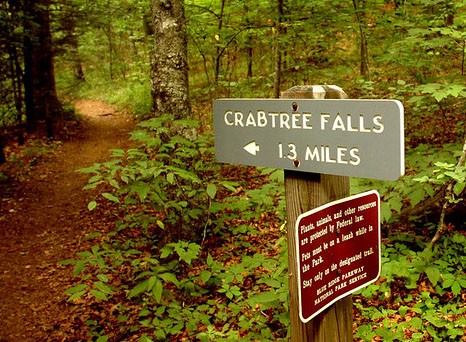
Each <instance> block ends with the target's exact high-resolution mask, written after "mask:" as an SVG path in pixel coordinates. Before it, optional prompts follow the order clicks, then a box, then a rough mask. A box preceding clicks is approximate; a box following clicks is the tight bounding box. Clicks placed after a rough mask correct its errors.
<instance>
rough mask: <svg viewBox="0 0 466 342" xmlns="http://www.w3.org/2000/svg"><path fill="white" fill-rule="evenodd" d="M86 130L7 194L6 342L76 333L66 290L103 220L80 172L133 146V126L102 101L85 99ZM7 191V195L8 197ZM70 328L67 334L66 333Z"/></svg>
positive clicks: (3, 260)
mask: <svg viewBox="0 0 466 342" xmlns="http://www.w3.org/2000/svg"><path fill="white" fill-rule="evenodd" d="M76 108H77V110H78V111H79V112H80V113H81V114H82V115H83V116H84V118H85V119H84V129H83V134H82V136H80V137H79V138H78V139H74V140H72V141H68V142H64V143H63V145H62V146H61V147H60V150H59V152H58V154H57V155H56V156H54V157H52V158H51V160H48V161H46V162H45V163H43V164H41V165H40V167H36V168H35V169H34V170H33V171H32V173H31V175H30V178H29V179H28V180H27V181H25V182H23V183H22V184H19V188H15V189H14V191H13V192H12V193H11V194H9V195H5V194H1V193H0V195H1V198H0V322H1V323H0V342H4V341H8V342H10V341H11V342H13V341H51V340H65V339H66V338H65V336H67V338H70V337H71V336H73V331H70V329H72V328H71V326H72V325H70V324H63V322H66V319H67V317H69V318H70V319H71V317H72V316H73V315H71V314H70V315H68V312H69V311H70V310H72V308H70V306H69V305H66V304H65V295H64V294H63V292H64V290H65V289H66V287H67V285H68V283H69V275H70V274H69V273H70V271H69V268H65V267H62V266H60V265H59V261H61V260H64V259H69V258H73V257H75V255H74V253H75V251H76V250H77V249H78V248H79V247H80V246H79V245H80V243H81V241H82V238H83V237H84V236H85V235H86V234H87V233H89V232H90V231H89V230H90V229H92V225H93V224H94V223H95V224H96V225H97V224H99V222H92V220H97V221H99V218H96V217H92V214H89V212H88V210H87V203H88V202H89V200H90V196H91V194H90V193H86V192H83V191H81V188H82V187H83V186H84V185H85V184H86V183H87V178H88V176H86V175H81V174H78V173H76V172H75V171H76V170H77V169H79V168H82V167H86V166H90V165H92V164H93V163H94V162H102V161H105V160H108V156H109V149H112V148H124V147H127V146H128V132H129V131H130V130H131V129H132V128H133V127H134V123H133V122H132V121H131V120H130V119H129V118H128V117H125V116H124V115H123V114H121V113H118V112H116V111H115V110H114V109H112V108H111V107H109V106H107V105H105V104H103V103H101V102H97V101H84V100H83V101H79V102H77V103H76ZM5 196H7V197H5ZM63 330H67V331H63Z"/></svg>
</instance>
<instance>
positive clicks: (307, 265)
mask: <svg viewBox="0 0 466 342" xmlns="http://www.w3.org/2000/svg"><path fill="white" fill-rule="evenodd" d="M379 203H380V199H379V194H378V193H377V191H368V192H365V193H362V194H359V195H355V196H351V197H347V198H344V199H340V200H337V201H334V202H331V203H327V204H325V205H323V206H321V207H318V208H316V209H313V210H311V211H308V212H306V213H304V214H302V215H300V216H299V217H298V219H297V221H296V232H295V234H296V252H297V253H296V256H297V259H298V260H297V262H298V270H299V272H298V287H299V315H300V318H301V320H302V321H303V322H304V323H306V322H308V321H309V320H311V319H312V318H313V317H315V316H316V315H318V314H319V313H320V312H322V311H323V310H325V309H326V308H327V307H329V306H330V305H332V304H333V303H335V302H336V301H337V300H339V299H341V298H343V297H345V296H347V295H349V294H351V293H353V292H354V291H357V290H358V289H360V288H362V287H364V286H366V285H367V284H369V283H371V282H373V281H375V280H377V278H378V277H379V274H380V267H381V262H380V219H379V217H380V215H379V212H380V209H379V208H380V206H379Z"/></svg>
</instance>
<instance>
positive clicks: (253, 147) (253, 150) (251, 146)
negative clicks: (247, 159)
mask: <svg viewBox="0 0 466 342" xmlns="http://www.w3.org/2000/svg"><path fill="white" fill-rule="evenodd" d="M243 148H244V149H245V150H246V151H247V152H248V153H251V154H252V155H253V156H255V155H256V153H257V152H259V145H257V144H256V142H255V141H251V142H250V143H249V144H246V145H244V146H243Z"/></svg>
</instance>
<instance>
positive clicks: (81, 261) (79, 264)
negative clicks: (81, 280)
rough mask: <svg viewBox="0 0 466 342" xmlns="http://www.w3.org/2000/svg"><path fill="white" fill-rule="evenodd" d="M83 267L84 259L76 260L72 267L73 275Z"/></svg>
mask: <svg viewBox="0 0 466 342" xmlns="http://www.w3.org/2000/svg"><path fill="white" fill-rule="evenodd" d="M85 267H86V261H85V260H78V261H76V264H74V268H73V275H74V276H75V277H76V276H78V275H80V274H81V272H82V271H83V270H84V268H85Z"/></svg>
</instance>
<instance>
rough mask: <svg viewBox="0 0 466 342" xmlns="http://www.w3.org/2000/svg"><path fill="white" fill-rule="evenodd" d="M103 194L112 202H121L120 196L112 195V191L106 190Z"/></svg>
mask: <svg viewBox="0 0 466 342" xmlns="http://www.w3.org/2000/svg"><path fill="white" fill-rule="evenodd" d="M102 196H103V197H105V198H106V199H108V200H109V201H112V202H115V203H120V200H119V199H118V197H116V196H114V195H112V194H111V193H108V192H104V193H103V194H102Z"/></svg>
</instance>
